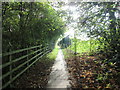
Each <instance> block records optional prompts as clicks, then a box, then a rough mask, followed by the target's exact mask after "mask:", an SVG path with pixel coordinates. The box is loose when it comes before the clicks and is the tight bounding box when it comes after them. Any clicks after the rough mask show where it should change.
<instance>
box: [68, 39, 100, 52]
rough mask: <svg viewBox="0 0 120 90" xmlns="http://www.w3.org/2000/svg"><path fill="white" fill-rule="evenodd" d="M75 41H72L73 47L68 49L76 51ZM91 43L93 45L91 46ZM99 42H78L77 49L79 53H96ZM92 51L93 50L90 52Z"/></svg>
mask: <svg viewBox="0 0 120 90" xmlns="http://www.w3.org/2000/svg"><path fill="white" fill-rule="evenodd" d="M74 42H75V40H72V45H71V46H69V47H68V49H70V50H73V51H74V50H75V43H74ZM90 43H91V44H90ZM98 45H99V44H98V42H97V41H96V40H88V41H81V40H78V39H77V40H76V48H77V52H78V53H83V52H90V51H96V49H97V47H98ZM90 49H91V50H90Z"/></svg>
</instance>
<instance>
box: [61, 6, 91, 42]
mask: <svg viewBox="0 0 120 90" xmlns="http://www.w3.org/2000/svg"><path fill="white" fill-rule="evenodd" d="M61 9H62V10H70V11H71V12H72V15H71V16H72V17H73V19H74V20H75V21H76V22H74V23H72V24H73V26H75V25H77V20H78V17H79V13H78V12H77V11H76V9H77V7H76V6H68V5H65V6H63V7H62V8H61ZM74 33H75V29H74V28H73V27H71V25H69V26H68V31H67V32H65V36H67V35H69V37H70V38H74ZM76 38H77V39H80V40H89V38H88V37H87V34H86V33H81V35H79V36H77V37H76Z"/></svg>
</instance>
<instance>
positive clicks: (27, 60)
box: [27, 46, 29, 66]
mask: <svg viewBox="0 0 120 90" xmlns="http://www.w3.org/2000/svg"><path fill="white" fill-rule="evenodd" d="M27 48H28V46H27ZM28 53H29V52H28V50H27V55H28ZM28 59H29V56H27V61H28ZM27 66H29V62H28V63H27Z"/></svg>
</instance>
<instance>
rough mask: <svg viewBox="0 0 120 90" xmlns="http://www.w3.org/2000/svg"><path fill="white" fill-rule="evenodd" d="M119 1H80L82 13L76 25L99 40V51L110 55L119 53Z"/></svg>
mask: <svg viewBox="0 0 120 90" xmlns="http://www.w3.org/2000/svg"><path fill="white" fill-rule="evenodd" d="M118 6H119V2H100V3H97V2H93V3H92V2H91V3H80V5H79V8H81V10H82V12H83V13H82V15H81V17H80V18H79V21H80V23H79V24H78V27H79V28H80V29H81V28H82V29H83V30H82V31H83V32H87V34H88V36H89V37H93V38H96V39H97V40H98V41H99V51H103V52H104V53H105V54H106V55H108V56H110V57H111V56H112V55H115V54H120V44H119V43H120V18H118V16H117V15H116V14H119V9H118V8H117V7H118Z"/></svg>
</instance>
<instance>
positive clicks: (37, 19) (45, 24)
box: [2, 2, 65, 52]
mask: <svg viewBox="0 0 120 90" xmlns="http://www.w3.org/2000/svg"><path fill="white" fill-rule="evenodd" d="M2 8H3V9H2V27H3V32H2V33H3V52H7V51H8V49H9V48H11V49H12V50H16V49H20V48H25V47H29V46H34V45H38V44H42V45H46V44H49V45H51V44H52V45H51V46H53V47H54V45H55V42H56V40H57V39H58V38H59V36H60V35H61V34H63V33H64V31H65V25H64V24H65V23H64V22H63V21H62V18H60V17H59V13H58V12H57V11H55V9H53V8H52V7H51V6H50V5H49V4H48V3H41V2H3V3H2ZM53 47H52V48H53Z"/></svg>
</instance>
